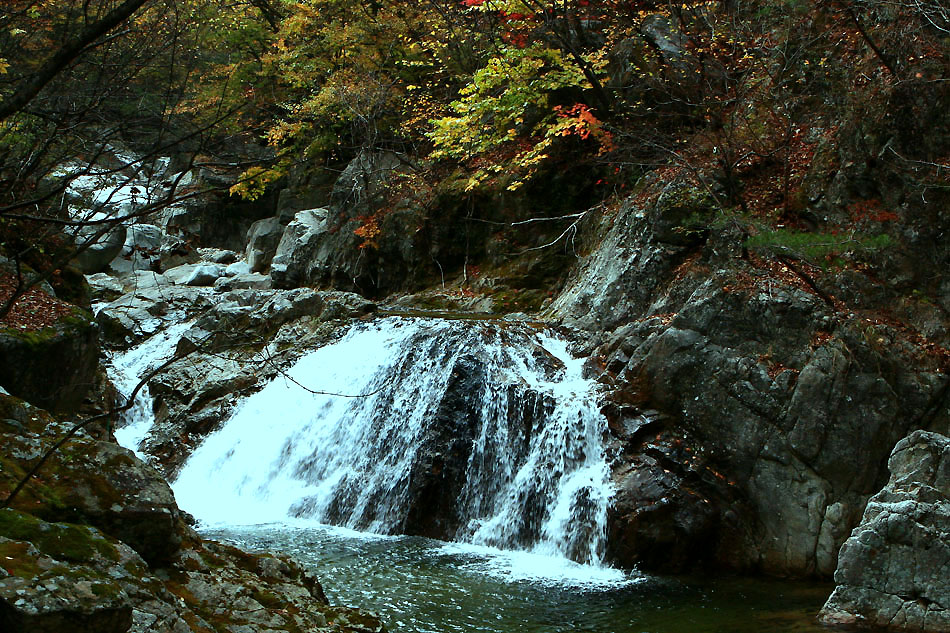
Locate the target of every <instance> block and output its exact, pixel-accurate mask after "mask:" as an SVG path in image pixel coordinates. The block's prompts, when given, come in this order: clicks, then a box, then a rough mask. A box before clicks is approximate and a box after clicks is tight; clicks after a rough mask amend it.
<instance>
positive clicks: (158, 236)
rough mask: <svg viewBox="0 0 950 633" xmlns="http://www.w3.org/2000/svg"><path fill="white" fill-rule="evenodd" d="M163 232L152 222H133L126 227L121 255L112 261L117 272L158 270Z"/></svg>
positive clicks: (113, 268) (112, 267)
mask: <svg viewBox="0 0 950 633" xmlns="http://www.w3.org/2000/svg"><path fill="white" fill-rule="evenodd" d="M164 237H165V232H164V231H163V230H162V229H161V228H160V227H158V226H155V225H154V224H133V225H131V226H130V227H129V228H128V232H127V234H126V238H125V247H124V248H123V249H122V253H121V257H119V258H118V259H116V260H114V261H113V262H112V266H111V269H112V270H113V271H114V272H118V273H129V272H132V271H136V270H159V269H160V267H161V251H162V241H163V239H164Z"/></svg>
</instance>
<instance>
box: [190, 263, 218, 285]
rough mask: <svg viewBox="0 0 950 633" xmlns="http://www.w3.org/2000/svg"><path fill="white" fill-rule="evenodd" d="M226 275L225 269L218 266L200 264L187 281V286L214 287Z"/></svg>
mask: <svg viewBox="0 0 950 633" xmlns="http://www.w3.org/2000/svg"><path fill="white" fill-rule="evenodd" d="M223 275H224V267H223V266H220V265H217V264H199V265H198V266H197V267H195V269H194V270H193V271H192V273H191V275H189V277H188V278H187V279H186V280H185V285H186V286H212V285H214V282H215V281H217V280H218V278H220V277H222V276H223Z"/></svg>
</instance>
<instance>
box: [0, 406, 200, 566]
mask: <svg viewBox="0 0 950 633" xmlns="http://www.w3.org/2000/svg"><path fill="white" fill-rule="evenodd" d="M8 406H9V405H8ZM44 430H45V429H42V428H35V429H34V431H33V432H21V433H9V432H0V438H2V439H3V443H4V446H6V447H7V456H5V457H4V458H3V460H2V465H3V476H2V477H0V488H3V489H4V490H6V491H9V490H10V489H11V488H12V486H13V485H14V484H15V483H16V477H15V476H14V473H16V472H22V470H20V469H23V468H28V467H31V466H32V464H33V463H35V461H36V460H37V459H39V457H40V456H41V455H42V453H43V452H45V450H46V449H47V448H49V446H50V445H51V444H52V438H51V437H50V436H47V435H45V434H44V433H43V431H44ZM4 494H6V493H4ZM13 507H14V508H17V509H20V510H23V511H29V512H31V513H33V514H35V515H37V516H39V517H40V518H43V519H45V520H47V521H71V522H81V523H85V524H89V525H93V526H95V527H97V528H98V529H100V530H102V531H103V532H105V533H106V534H109V535H110V536H112V537H114V538H116V539H119V540H121V541H123V542H125V543H126V544H128V545H129V546H130V547H132V549H134V550H135V551H136V552H138V554H139V555H140V556H142V558H144V559H145V560H147V561H148V562H149V563H151V564H162V563H166V562H168V561H169V560H170V559H171V557H172V556H173V555H174V554H175V553H176V552H177V551H178V548H179V546H180V545H181V539H182V527H181V516H180V513H179V510H178V507H177V506H176V504H175V497H174V495H173V494H172V491H171V488H169V487H168V484H167V483H166V482H165V480H164V479H163V478H162V476H161V475H160V474H159V473H158V472H157V471H156V470H155V469H154V468H152V467H151V466H149V465H147V464H145V463H144V462H142V461H141V460H140V459H138V458H137V457H136V456H135V455H134V454H133V453H132V452H131V451H129V450H127V449H124V448H122V447H120V446H118V445H116V444H112V443H109V442H103V441H95V440H93V439H92V438H88V437H82V436H80V437H79V438H77V439H75V440H73V441H72V442H70V443H68V444H66V445H65V446H63V447H62V448H60V449H59V450H58V451H56V452H55V453H53V455H52V456H51V457H50V459H49V460H48V461H47V462H46V463H45V464H44V465H43V466H42V470H41V471H40V474H39V476H38V478H37V479H35V480H34V481H33V482H32V483H31V484H29V485H28V486H27V487H26V488H25V489H24V490H23V492H21V493H20V494H19V495H18V496H17V497H16V498H15V499H14V502H13Z"/></svg>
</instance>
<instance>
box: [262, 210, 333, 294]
mask: <svg viewBox="0 0 950 633" xmlns="http://www.w3.org/2000/svg"><path fill="white" fill-rule="evenodd" d="M329 213H330V212H329V210H327V209H305V210H303V211H298V212H297V213H296V214H295V215H294V219H293V220H292V221H291V222H290V224H288V225H287V227H286V228H285V229H284V232H283V234H282V236H281V238H280V242H279V243H278V245H277V250H276V251H275V253H274V257H273V259H272V261H271V273H270V275H271V278H272V279H273V280H274V285H276V286H278V287H288V286H294V285H298V284H300V283H304V282H306V281H307V279H308V277H309V272H310V266H311V262H312V260H314V259H315V258H317V257H318V255H319V249H320V246H321V245H322V244H323V242H324V240H322V239H321V238H323V237H324V236H325V235H327V234H328V232H329V227H328V225H327V218H328V216H329ZM324 248H325V247H324Z"/></svg>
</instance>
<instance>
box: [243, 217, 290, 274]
mask: <svg viewBox="0 0 950 633" xmlns="http://www.w3.org/2000/svg"><path fill="white" fill-rule="evenodd" d="M283 233H284V226H283V224H281V222H280V220H279V219H278V218H277V217H272V218H264V219H263V220H258V221H257V222H255V223H254V224H252V225H251V228H250V229H248V231H247V249H246V251H245V258H246V259H247V263H248V265H249V266H250V267H251V272H255V273H259V272H262V271H264V270H266V269H267V267H268V266H270V263H271V260H272V259H273V258H274V254H275V253H276V252H277V246H278V244H280V241H281V237H282V236H283Z"/></svg>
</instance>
